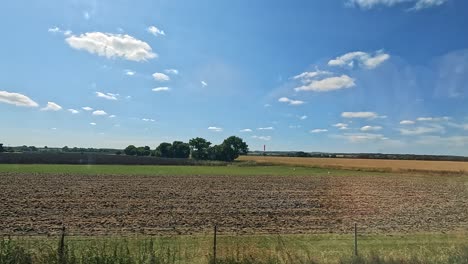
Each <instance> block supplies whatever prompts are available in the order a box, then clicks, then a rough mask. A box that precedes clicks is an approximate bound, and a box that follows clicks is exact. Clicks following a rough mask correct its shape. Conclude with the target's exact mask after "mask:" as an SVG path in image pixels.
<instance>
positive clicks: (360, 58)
mask: <svg viewBox="0 0 468 264" xmlns="http://www.w3.org/2000/svg"><path fill="white" fill-rule="evenodd" d="M388 59H390V55H389V54H387V53H384V52H383V51H382V50H379V51H377V52H376V53H375V55H373V56H372V55H371V54H369V53H366V52H362V51H354V52H349V53H346V54H344V55H342V56H340V57H337V58H336V59H334V60H330V61H329V62H328V65H329V66H348V67H351V68H352V67H354V63H355V62H358V63H359V65H360V66H361V67H364V68H366V69H375V68H377V66H379V65H380V64H382V63H383V62H384V61H386V60H388Z"/></svg>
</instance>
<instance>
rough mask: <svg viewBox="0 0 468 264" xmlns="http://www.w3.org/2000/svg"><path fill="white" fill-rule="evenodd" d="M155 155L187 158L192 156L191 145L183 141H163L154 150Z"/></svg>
mask: <svg viewBox="0 0 468 264" xmlns="http://www.w3.org/2000/svg"><path fill="white" fill-rule="evenodd" d="M154 156H156V157H163V158H181V159H186V158H188V157H189V156H190V146H189V144H187V143H184V142H182V141H174V142H173V143H172V144H171V143H167V142H163V143H161V144H159V146H158V147H157V148H156V150H155V151H154Z"/></svg>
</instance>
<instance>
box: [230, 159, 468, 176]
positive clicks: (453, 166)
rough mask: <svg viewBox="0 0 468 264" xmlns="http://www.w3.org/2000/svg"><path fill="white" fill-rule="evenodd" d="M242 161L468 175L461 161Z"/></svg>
mask: <svg viewBox="0 0 468 264" xmlns="http://www.w3.org/2000/svg"><path fill="white" fill-rule="evenodd" d="M238 160H240V161H253V162H256V163H257V164H282V165H295V166H310V167H323V168H340V169H362V170H372V171H394V172H436V173H457V174H466V173H468V162H461V161H424V160H381V159H345V158H298V157H269V156H241V157H239V159H238Z"/></svg>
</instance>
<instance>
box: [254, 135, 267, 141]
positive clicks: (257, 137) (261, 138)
mask: <svg viewBox="0 0 468 264" xmlns="http://www.w3.org/2000/svg"><path fill="white" fill-rule="evenodd" d="M252 138H254V139H259V140H263V141H270V140H271V136H252Z"/></svg>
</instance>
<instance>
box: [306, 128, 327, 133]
mask: <svg viewBox="0 0 468 264" xmlns="http://www.w3.org/2000/svg"><path fill="white" fill-rule="evenodd" d="M325 132H328V129H322V128H317V129H312V130H311V131H310V133H314V134H317V133H325Z"/></svg>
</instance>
